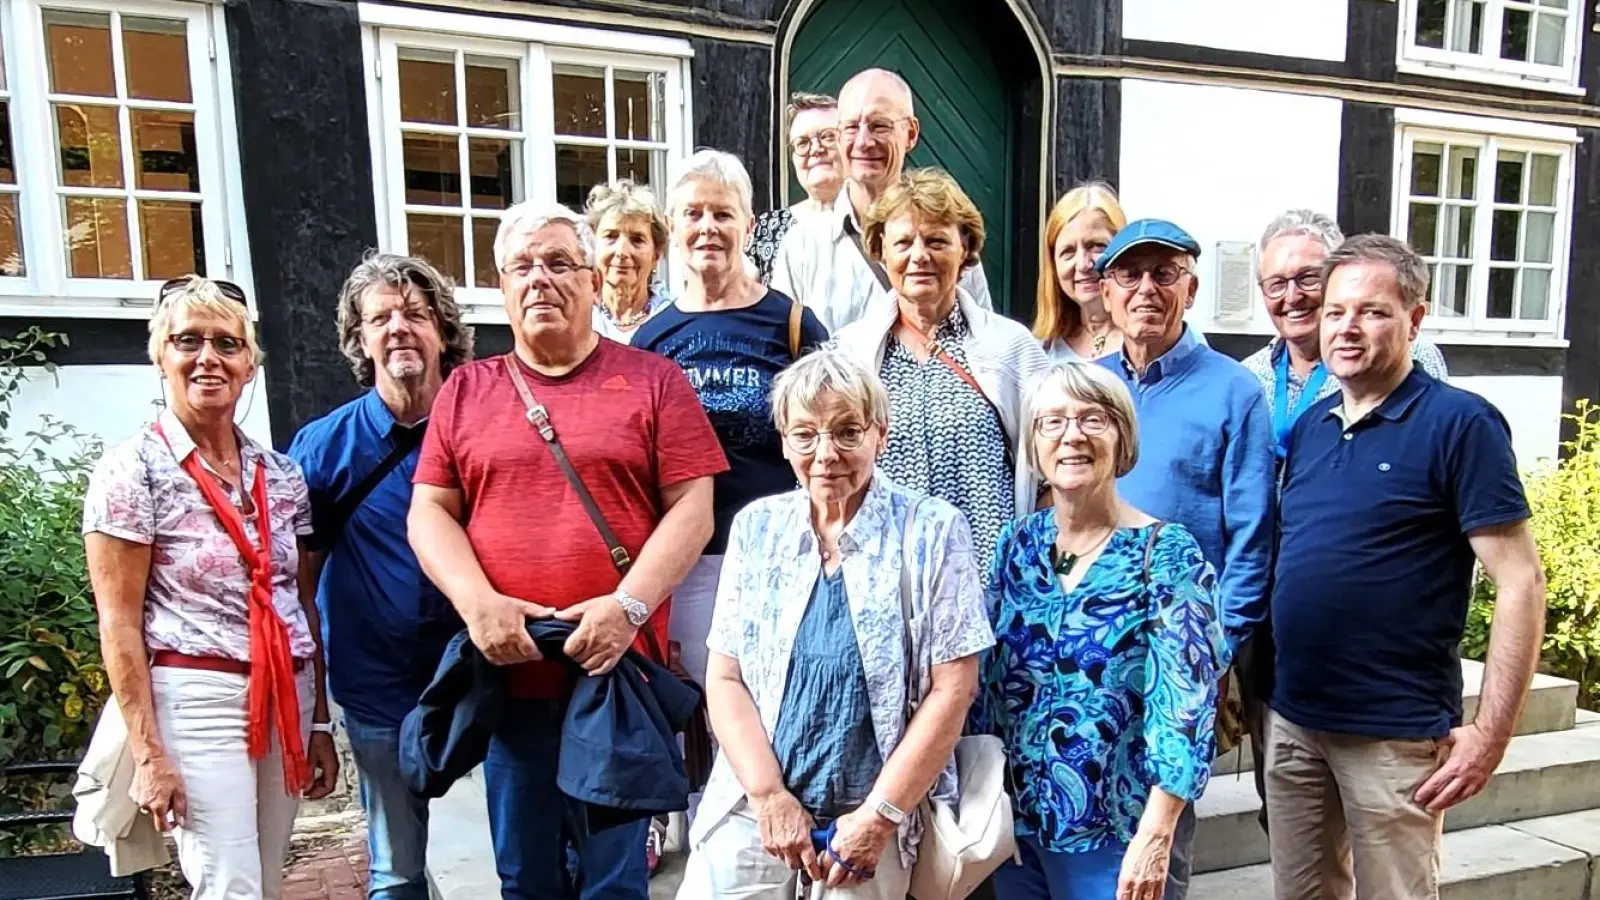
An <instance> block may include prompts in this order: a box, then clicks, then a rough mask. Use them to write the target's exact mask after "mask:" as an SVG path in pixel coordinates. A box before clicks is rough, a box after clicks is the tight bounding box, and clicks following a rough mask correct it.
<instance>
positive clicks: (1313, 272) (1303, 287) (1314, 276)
mask: <svg viewBox="0 0 1600 900" xmlns="http://www.w3.org/2000/svg"><path fill="white" fill-rule="evenodd" d="M1291 282H1292V283H1293V284H1294V286H1295V287H1297V288H1299V289H1300V293H1302V294H1315V293H1318V292H1320V291H1321V290H1322V270H1321V269H1306V270H1305V271H1303V272H1296V273H1295V274H1293V275H1290V276H1289V277H1288V278H1282V277H1277V276H1274V277H1272V278H1263V279H1261V282H1260V284H1261V293H1263V294H1265V295H1267V296H1268V297H1271V298H1272V299H1274V300H1277V299H1279V298H1280V297H1282V296H1283V295H1285V294H1287V293H1289V284H1290V283H1291Z"/></svg>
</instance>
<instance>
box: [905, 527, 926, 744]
mask: <svg viewBox="0 0 1600 900" xmlns="http://www.w3.org/2000/svg"><path fill="white" fill-rule="evenodd" d="M921 501H922V498H920V497H912V498H911V499H910V501H909V502H908V503H907V504H906V521H905V526H904V527H905V531H904V532H902V534H901V536H900V620H901V621H900V626H901V627H900V641H901V644H902V645H903V646H904V648H905V659H906V704H905V706H906V721H907V722H909V721H911V715H912V713H914V712H916V708H917V705H916V702H915V700H914V699H913V698H914V697H916V694H917V688H918V687H919V686H920V684H919V682H920V681H921V679H919V678H917V674H916V673H917V660H916V649H917V646H916V641H915V639H913V638H912V636H911V619H912V615H911V611H912V610H911V591H912V588H913V586H914V584H913V579H914V578H915V577H916V573H915V569H916V566H915V565H914V563H915V561H916V556H915V554H913V553H912V549H911V538H912V535H913V534H914V533H915V532H913V531H912V526H913V525H914V524H915V523H916V519H917V504H918V503H920V502H921Z"/></svg>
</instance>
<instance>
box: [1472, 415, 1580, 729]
mask: <svg viewBox="0 0 1600 900" xmlns="http://www.w3.org/2000/svg"><path fill="white" fill-rule="evenodd" d="M1565 418H1566V419H1567V420H1569V421H1571V422H1572V423H1573V424H1574V426H1575V428H1576V435H1575V436H1574V437H1573V439H1572V440H1571V441H1569V442H1567V443H1564V444H1562V451H1563V457H1562V459H1561V460H1560V461H1559V462H1558V463H1556V464H1555V465H1553V466H1546V467H1544V468H1542V469H1540V470H1537V471H1534V472H1531V473H1529V474H1527V475H1525V476H1524V477H1523V484H1524V486H1525V487H1526V488H1527V492H1528V505H1529V506H1530V507H1531V508H1532V510H1533V522H1532V527H1533V536H1534V539H1535V540H1536V541H1537V542H1538V544H1539V556H1540V558H1541V559H1542V560H1543V562H1544V572H1545V578H1546V580H1547V581H1548V583H1549V586H1548V588H1547V589H1546V597H1547V598H1548V599H1547V603H1548V612H1547V614H1546V617H1545V638H1544V653H1543V654H1542V661H1541V664H1540V671H1543V672H1547V673H1549V674H1551V675H1558V676H1560V677H1562V678H1569V679H1571V680H1573V681H1576V682H1577V683H1578V686H1579V687H1578V702H1579V704H1580V705H1582V706H1583V707H1584V708H1586V709H1595V710H1600V406H1593V405H1591V404H1590V403H1589V402H1588V401H1587V400H1579V401H1578V405H1577V409H1576V411H1575V412H1573V413H1570V414H1568V415H1567V416H1566V417H1565ZM1494 597H1495V588H1494V583H1493V582H1492V581H1490V580H1489V579H1487V578H1480V579H1478V586H1477V589H1476V591H1475V592H1474V595H1473V599H1472V606H1471V609H1470V611H1469V612H1468V615H1467V635H1466V640H1465V641H1464V642H1463V643H1462V652H1463V653H1464V654H1465V655H1467V656H1469V657H1471V658H1474V659H1482V658H1483V654H1484V653H1485V651H1486V650H1487V649H1488V644H1489V620H1490V617H1491V616H1492V615H1493V612H1494Z"/></svg>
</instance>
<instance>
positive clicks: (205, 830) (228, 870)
mask: <svg viewBox="0 0 1600 900" xmlns="http://www.w3.org/2000/svg"><path fill="white" fill-rule="evenodd" d="M312 679H313V675H312V669H311V667H310V666H307V667H306V668H305V669H304V670H303V671H302V672H301V673H300V674H299V675H298V676H297V677H296V679H295V681H296V686H297V687H298V688H299V694H300V734H299V735H298V739H299V740H300V742H301V746H305V744H306V743H307V741H308V740H309V738H310V734H311V713H312V704H313V703H314V702H315V692H314V690H313V688H312ZM150 682H151V685H152V687H153V688H154V692H155V707H156V724H157V727H158V728H160V730H161V740H162V742H163V743H164V744H166V748H167V754H168V755H169V756H170V757H171V758H172V760H173V762H174V764H175V765H176V766H177V768H178V775H179V777H181V778H182V779H183V787H184V791H185V793H186V794H187V796H188V800H189V820H188V824H187V825H186V826H185V827H182V828H178V829H175V830H174V831H173V837H174V839H175V840H176V842H177V845H178V864H179V865H180V866H181V867H182V868H183V877H184V878H186V879H187V880H188V882H189V885H190V886H191V887H192V888H193V892H192V893H191V894H190V897H191V898H192V900H279V898H281V897H282V896H283V865H284V857H285V855H286V854H287V853H288V850H289V833H290V831H291V830H292V829H293V828H294V817H295V812H296V811H297V810H298V809H299V808H300V798H298V797H291V796H288V795H287V794H285V793H284V789H283V755H282V751H280V750H279V749H278V738H277V735H276V734H274V735H273V737H272V745H271V747H272V749H271V750H270V751H269V752H268V753H267V755H266V756H265V757H263V758H261V759H259V760H251V759H250V755H249V750H248V748H247V746H246V738H245V734H246V726H247V722H248V716H249V711H248V709H247V707H246V690H245V688H246V684H247V682H248V679H247V678H246V677H245V676H243V675H232V674H228V673H226V672H210V671H206V670H202V669H183V668H176V667H172V666H155V667H153V668H151V670H150Z"/></svg>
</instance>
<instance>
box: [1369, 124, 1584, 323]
mask: <svg viewBox="0 0 1600 900" xmlns="http://www.w3.org/2000/svg"><path fill="white" fill-rule="evenodd" d="M1402 144H1403V147H1404V152H1405V157H1404V159H1403V160H1402V184H1403V185H1404V190H1405V196H1404V203H1403V206H1402V208H1401V211H1400V214H1401V216H1403V219H1402V220H1401V222H1400V223H1399V225H1398V227H1399V233H1400V234H1401V235H1403V236H1404V237H1405V238H1406V240H1407V241H1409V242H1410V244H1411V245H1412V247H1414V248H1415V249H1416V250H1417V252H1418V253H1420V254H1421V255H1422V256H1423V257H1424V258H1425V259H1426V260H1427V262H1428V268H1429V271H1430V273H1431V275H1432V286H1431V288H1430V297H1429V312H1430V314H1431V315H1432V316H1434V317H1435V320H1434V324H1435V326H1437V327H1441V328H1468V327H1477V328H1493V329H1498V330H1506V331H1540V332H1543V331H1550V330H1552V329H1553V328H1554V324H1555V316H1556V313H1557V311H1558V308H1559V307H1560V299H1561V298H1560V294H1559V291H1560V290H1561V286H1562V284H1563V283H1564V279H1563V277H1562V276H1563V274H1564V271H1565V266H1564V259H1565V256H1566V241H1567V236H1566V234H1565V228H1564V223H1565V221H1566V219H1565V213H1566V211H1567V210H1568V209H1569V208H1570V198H1569V195H1570V190H1569V189H1568V188H1567V186H1566V185H1567V167H1568V162H1569V156H1570V151H1569V150H1568V148H1566V147H1564V146H1559V145H1546V144H1540V143H1534V142H1529V141H1525V140H1520V139H1510V138H1500V137H1493V136H1483V135H1470V134H1456V133H1450V132H1437V133H1434V132H1420V131H1417V132H1407V133H1406V135H1405V139H1404V141H1403V142H1402Z"/></svg>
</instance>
